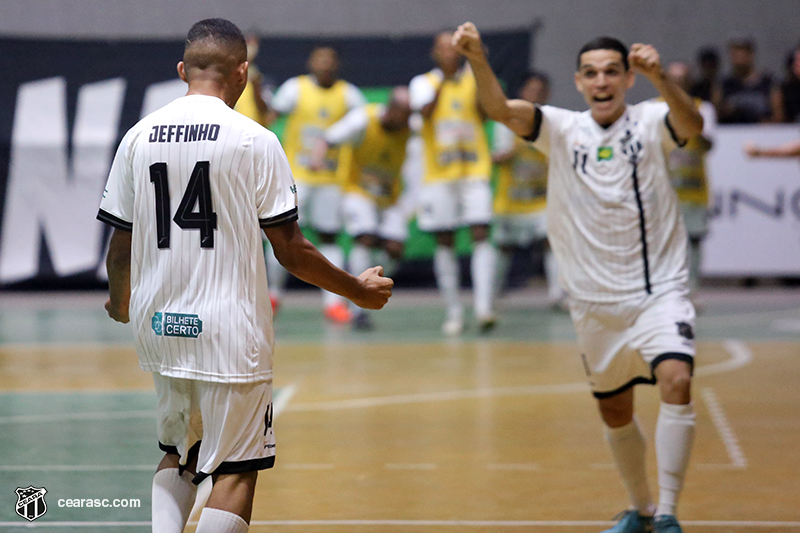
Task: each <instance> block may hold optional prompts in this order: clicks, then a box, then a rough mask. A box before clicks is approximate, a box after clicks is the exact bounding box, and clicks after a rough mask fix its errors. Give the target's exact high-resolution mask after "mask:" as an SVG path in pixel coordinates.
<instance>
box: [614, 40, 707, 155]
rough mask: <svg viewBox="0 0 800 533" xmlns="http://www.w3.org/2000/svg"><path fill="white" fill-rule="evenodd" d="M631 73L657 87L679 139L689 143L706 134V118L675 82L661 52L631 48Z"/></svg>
mask: <svg viewBox="0 0 800 533" xmlns="http://www.w3.org/2000/svg"><path fill="white" fill-rule="evenodd" d="M628 62H629V63H630V66H631V69H632V70H633V71H634V72H636V73H638V74H641V75H642V76H644V77H645V78H647V79H648V81H650V83H652V84H653V86H654V87H655V88H656V90H657V91H658V92H659V94H660V95H661V97H662V98H663V99H664V101H665V102H666V103H667V105H668V106H669V123H670V126H672V129H673V131H674V132H675V135H677V136H678V138H679V139H681V140H688V139H690V138H692V137H694V136H695V135H700V134H701V133H702V132H703V117H702V116H701V115H700V112H699V111H698V110H697V106H696V105H695V104H694V102H692V99H691V98H690V97H689V95H688V94H686V92H685V91H684V90H683V89H681V88H680V87H679V86H678V84H676V83H675V82H674V81H672V80H671V79H670V78H669V76H667V74H666V72H665V71H664V69H663V68H662V66H661V57H660V56H659V55H658V51H657V50H656V49H655V48H654V47H653V46H651V45H649V44H641V43H636V44H634V45H631V49H630V53H629V54H628Z"/></svg>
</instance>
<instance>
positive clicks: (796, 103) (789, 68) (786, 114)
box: [772, 46, 800, 122]
mask: <svg viewBox="0 0 800 533" xmlns="http://www.w3.org/2000/svg"><path fill="white" fill-rule="evenodd" d="M772 96H773V98H772V113H773V115H772V116H773V120H774V121H775V122H800V46H798V47H797V48H795V49H794V50H792V52H791V53H790V54H789V55H788V56H787V57H786V74H785V78H784V80H783V82H782V83H781V84H780V86H779V87H776V88H775V89H774V90H773V91H772Z"/></svg>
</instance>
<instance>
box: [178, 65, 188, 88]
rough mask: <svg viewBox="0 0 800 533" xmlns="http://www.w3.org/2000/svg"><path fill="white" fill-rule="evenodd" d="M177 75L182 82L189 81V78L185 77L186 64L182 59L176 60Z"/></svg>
mask: <svg viewBox="0 0 800 533" xmlns="http://www.w3.org/2000/svg"><path fill="white" fill-rule="evenodd" d="M178 77H179V78H180V79H182V80H183V81H184V82H186V83H189V80H188V79H187V78H186V65H185V64H184V62H183V61H178Z"/></svg>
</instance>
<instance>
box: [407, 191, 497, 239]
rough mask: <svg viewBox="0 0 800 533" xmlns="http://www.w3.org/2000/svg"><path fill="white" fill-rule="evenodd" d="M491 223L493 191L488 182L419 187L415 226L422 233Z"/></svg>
mask: <svg viewBox="0 0 800 533" xmlns="http://www.w3.org/2000/svg"><path fill="white" fill-rule="evenodd" d="M491 220H492V188H491V186H490V185H489V181H488V180H487V179H481V178H464V179H460V180H457V181H443V182H439V183H427V184H423V185H422V186H420V191H419V212H418V213H417V224H418V225H419V229H421V230H422V231H427V232H433V231H451V230H455V229H457V228H460V227H463V226H477V225H481V224H488V223H489V222H490V221H491Z"/></svg>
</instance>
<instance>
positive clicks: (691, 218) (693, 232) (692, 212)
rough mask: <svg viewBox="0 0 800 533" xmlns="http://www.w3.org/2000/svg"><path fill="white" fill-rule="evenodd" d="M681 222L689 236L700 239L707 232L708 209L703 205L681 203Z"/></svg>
mask: <svg viewBox="0 0 800 533" xmlns="http://www.w3.org/2000/svg"><path fill="white" fill-rule="evenodd" d="M681 212H682V213H683V223H684V224H686V232H687V233H688V234H689V237H693V238H695V239H702V238H703V237H705V236H706V234H707V233H708V209H707V208H706V206H704V205H696V204H681Z"/></svg>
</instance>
